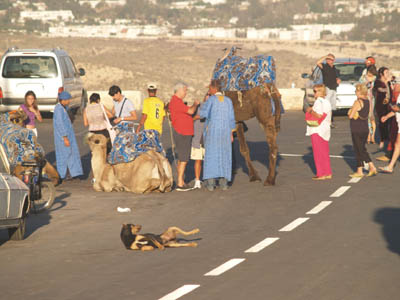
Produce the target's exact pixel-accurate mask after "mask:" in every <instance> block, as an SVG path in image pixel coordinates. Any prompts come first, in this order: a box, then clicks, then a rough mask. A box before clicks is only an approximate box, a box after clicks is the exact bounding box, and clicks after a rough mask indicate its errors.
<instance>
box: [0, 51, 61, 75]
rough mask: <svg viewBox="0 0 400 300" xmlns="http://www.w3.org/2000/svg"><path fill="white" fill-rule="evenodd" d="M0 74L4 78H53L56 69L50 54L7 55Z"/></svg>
mask: <svg viewBox="0 0 400 300" xmlns="http://www.w3.org/2000/svg"><path fill="white" fill-rule="evenodd" d="M2 75H3V77H4V78H55V77H57V76H58V70H57V65H56V62H55V60H54V58H53V57H51V56H9V57H7V58H6V60H5V62H4V67H3V73H2Z"/></svg>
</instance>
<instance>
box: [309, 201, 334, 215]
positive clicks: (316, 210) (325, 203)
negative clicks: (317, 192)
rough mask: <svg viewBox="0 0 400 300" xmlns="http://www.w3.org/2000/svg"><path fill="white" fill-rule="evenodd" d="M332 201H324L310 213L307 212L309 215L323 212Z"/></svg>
mask: <svg viewBox="0 0 400 300" xmlns="http://www.w3.org/2000/svg"><path fill="white" fill-rule="evenodd" d="M331 203H332V201H322V202H321V203H320V204H318V205H317V206H316V207H314V208H313V209H312V210H310V211H309V212H307V215H316V214H318V213H319V212H321V210H323V209H324V208H326V207H327V206H328V205H329V204H331Z"/></svg>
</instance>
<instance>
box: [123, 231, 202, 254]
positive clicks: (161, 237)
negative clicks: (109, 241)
mask: <svg viewBox="0 0 400 300" xmlns="http://www.w3.org/2000/svg"><path fill="white" fill-rule="evenodd" d="M141 229H142V226H141V225H134V224H122V229H121V240H122V243H123V244H124V245H125V247H126V249H129V250H142V251H150V250H154V249H157V248H158V249H161V250H164V248H165V247H171V248H178V247H197V243H195V242H191V243H178V240H177V238H176V236H177V234H178V233H179V234H183V235H192V234H195V233H198V232H200V230H199V229H197V228H196V229H193V230H192V231H189V232H186V231H183V230H182V229H180V228H178V227H169V228H168V229H167V230H166V231H165V232H164V233H162V234H158V235H157V234H152V233H145V234H139V233H138V232H139V231H140V230H141Z"/></svg>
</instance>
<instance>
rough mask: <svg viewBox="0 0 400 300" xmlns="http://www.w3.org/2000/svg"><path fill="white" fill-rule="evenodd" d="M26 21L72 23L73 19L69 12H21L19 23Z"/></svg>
mask: <svg viewBox="0 0 400 300" xmlns="http://www.w3.org/2000/svg"><path fill="white" fill-rule="evenodd" d="M26 19H31V20H40V21H42V22H50V21H73V20H74V19H75V17H74V15H73V14H72V11H70V10H45V11H26V10H25V11H21V12H20V15H19V21H20V22H21V23H24V22H25V20H26Z"/></svg>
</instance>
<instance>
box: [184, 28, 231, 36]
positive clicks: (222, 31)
mask: <svg viewBox="0 0 400 300" xmlns="http://www.w3.org/2000/svg"><path fill="white" fill-rule="evenodd" d="M181 35H182V36H183V37H216V38H235V37H236V29H234V28H223V27H209V28H196V29H182V34H181Z"/></svg>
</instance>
